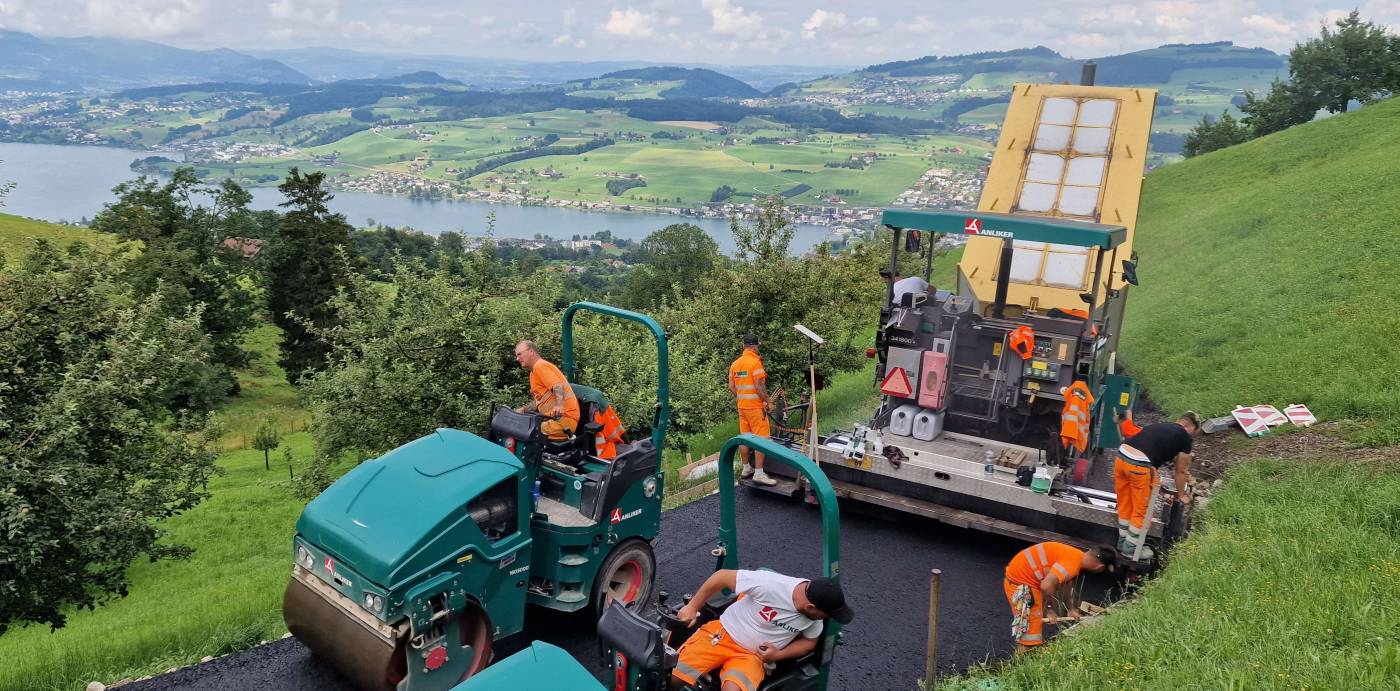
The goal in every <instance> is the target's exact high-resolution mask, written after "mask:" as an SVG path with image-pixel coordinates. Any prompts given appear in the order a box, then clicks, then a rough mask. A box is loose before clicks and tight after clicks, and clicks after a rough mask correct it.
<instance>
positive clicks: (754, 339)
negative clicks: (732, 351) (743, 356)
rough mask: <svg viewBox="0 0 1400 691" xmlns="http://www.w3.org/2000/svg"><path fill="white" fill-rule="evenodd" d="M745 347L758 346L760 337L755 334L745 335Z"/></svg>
mask: <svg viewBox="0 0 1400 691" xmlns="http://www.w3.org/2000/svg"><path fill="white" fill-rule="evenodd" d="M744 345H758V336H756V335H754V334H744Z"/></svg>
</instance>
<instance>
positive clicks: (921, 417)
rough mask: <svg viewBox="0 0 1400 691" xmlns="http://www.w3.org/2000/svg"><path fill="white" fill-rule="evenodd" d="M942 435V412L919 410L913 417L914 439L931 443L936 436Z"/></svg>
mask: <svg viewBox="0 0 1400 691" xmlns="http://www.w3.org/2000/svg"><path fill="white" fill-rule="evenodd" d="M942 433H943V411H941V410H928V409H927V408H925V409H921V410H919V412H918V414H916V415H915V416H914V438H915V439H919V440H922V441H933V440H934V439H937V438H938V435H940V434H942Z"/></svg>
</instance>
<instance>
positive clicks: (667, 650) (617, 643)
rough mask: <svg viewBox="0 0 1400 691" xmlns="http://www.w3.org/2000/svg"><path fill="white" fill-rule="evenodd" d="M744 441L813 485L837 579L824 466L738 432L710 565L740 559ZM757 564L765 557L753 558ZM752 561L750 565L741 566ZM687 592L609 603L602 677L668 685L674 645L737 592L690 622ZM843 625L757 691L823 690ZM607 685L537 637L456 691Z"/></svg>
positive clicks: (736, 563)
mask: <svg viewBox="0 0 1400 691" xmlns="http://www.w3.org/2000/svg"><path fill="white" fill-rule="evenodd" d="M740 447H747V448H750V449H753V450H755V451H758V452H759V453H763V454H767V457H768V458H770V459H777V460H781V461H782V462H783V464H784V467H785V468H789V469H791V471H792V472H793V473H795V474H796V475H795V476H796V477H798V478H801V480H802V482H803V484H804V486H806V487H809V488H811V491H812V497H813V501H814V502H815V503H816V504H817V505H818V507H819V509H820V511H821V517H822V534H821V540H822V565H823V575H824V576H826V577H827V578H830V579H832V580H835V581H839V580H840V577H841V573H840V571H841V569H840V566H841V555H840V549H841V515H840V511H839V509H838V507H837V505H836V501H837V500H836V493H835V491H834V490H833V489H832V485H831V483H830V482H829V481H828V479H827V477H826V475H825V474H824V473H823V472H822V470H821V468H819V467H818V466H817V464H816V463H813V462H812V461H811V460H809V459H807V458H805V457H803V456H802V455H801V454H799V453H797V452H796V451H795V450H794V449H792V448H791V447H790V446H787V445H784V444H782V443H780V442H778V441H775V440H773V439H768V438H762V437H757V436H754V435H752V434H741V435H739V436H736V437H733V438H731V439H730V440H729V441H727V442H725V445H724V447H723V449H722V450H721V451H720V454H719V493H720V525H719V536H718V539H717V540H716V541H715V546H714V549H713V550H712V551H711V553H712V554H714V556H715V570H717V571H718V570H720V569H738V568H741V564H744V563H746V562H741V560H740V559H739V534H738V530H739V524H738V521H737V519H736V515H735V498H734V492H735V484H734V454H735V452H736V451H737V450H738V449H739V448H740ZM752 562H757V565H756V566H757V567H758V568H762V566H763V564H762V559H761V558H759V559H750V560H748V562H747V563H752ZM743 568H752V567H747V566H745V567H743ZM690 597H691V596H690V595H685V596H683V597H681V598H680V599H679V600H677V601H671V600H670V598H669V597H667V596H666V593H660V594H659V597H658V601H657V603H656V606H655V608H654V609H653V611H652V613H651V616H648V615H646V614H645V613H643V612H642V611H639V610H638V609H637V608H629V607H626V606H625V605H624V603H622V602H613V603H610V604H609V605H608V606H607V607H606V608H605V609H604V610H603V613H602V616H601V617H600V618H599V621H598V638H599V647H600V651H601V654H602V660H601V663H602V665H601V666H603V667H605V668H607V669H608V673H607V675H606V676H607V678H608V679H609V680H610V682H611V689H612V690H613V691H665V690H666V689H668V688H670V681H671V672H672V670H674V669H675V667H676V661H677V656H678V653H677V650H678V649H679V648H680V645H681V643H683V642H685V640H686V639H687V638H689V637H690V635H691V634H692V633H694V632H695V631H696V630H697V629H699V627H701V626H703V625H705V624H706V623H707V622H709V621H712V620H714V619H717V618H718V617H719V616H720V615H721V614H722V613H723V612H724V610H725V608H727V607H729V606H730V605H732V604H734V602H736V601H737V599H738V597H737V595H735V594H734V593H722V594H719V595H716V596H715V597H714V598H712V599H711V601H710V602H708V603H706V604H705V606H704V607H702V608H701V612H700V616H699V618H698V619H697V620H696V621H695V622H694V624H693V625H692V624H687V623H685V622H683V621H681V620H680V619H679V618H678V616H677V614H678V609H679V605H683V604H684V603H685V602H687V601H689V600H690ZM841 637H842V632H841V624H840V623H838V622H836V621H833V620H827V621H826V622H825V623H824V625H823V628H822V634H821V637H820V639H818V643H817V647H816V648H815V649H814V650H812V652H810V653H808V654H806V655H804V656H802V657H800V658H797V659H794V660H784V661H782V662H780V663H777V664H776V665H775V666H774V667H773V668H772V669H770V670H768V671H767V673H766V674H765V676H764V678H763V681H762V682H761V683H760V684H759V685H758V687H757V688H756V689H754V691H826V689H827V687H828V683H829V680H830V677H831V665H832V661H833V660H834V658H835V655H836V648H837V646H838V645H840V643H841ZM604 688H607V687H604V686H603V685H602V684H599V683H598V681H597V680H596V679H595V678H594V677H593V675H591V674H590V673H589V672H588V670H587V669H586V668H584V666H583V665H581V664H579V662H578V661H576V660H574V659H573V658H571V657H569V654H568V653H566V652H564V651H563V650H560V649H559V648H557V647H555V646H552V645H549V644H548V643H543V642H540V641H535V642H533V643H531V644H530V646H529V647H527V648H525V649H524V650H521V651H520V652H518V653H516V654H515V655H512V656H510V657H508V658H506V659H505V660H502V661H501V662H500V663H499V664H497V665H496V666H494V667H492V668H491V669H489V670H487V671H486V672H485V673H483V674H481V675H480V676H477V677H475V678H472V679H470V680H468V681H466V682H465V683H463V684H462V685H461V686H459V687H457V688H455V689H453V691H516V690H517V689H550V690H551V691H603V689H604ZM695 688H697V689H699V691H719V688H720V685H719V683H718V680H717V679H716V678H715V675H713V674H707V675H703V676H701V678H700V680H699V681H698V682H697V684H696V686H695Z"/></svg>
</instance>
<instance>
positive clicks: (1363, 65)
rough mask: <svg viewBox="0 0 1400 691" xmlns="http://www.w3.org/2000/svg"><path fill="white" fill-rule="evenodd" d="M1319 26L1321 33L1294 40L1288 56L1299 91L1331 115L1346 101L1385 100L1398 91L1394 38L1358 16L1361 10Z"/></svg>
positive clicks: (1399, 71) (1399, 66) (1398, 57)
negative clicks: (1333, 23) (1305, 38)
mask: <svg viewBox="0 0 1400 691" xmlns="http://www.w3.org/2000/svg"><path fill="white" fill-rule="evenodd" d="M1335 25H1336V27H1337V28H1336V30H1332V29H1330V28H1328V27H1327V26H1325V25H1324V26H1323V27H1322V35H1321V36H1320V37H1318V38H1314V39H1312V40H1309V41H1307V42H1305V43H1301V44H1298V45H1297V46H1296V47H1294V48H1293V50H1292V52H1290V53H1289V54H1288V72H1289V75H1290V76H1291V77H1292V80H1293V83H1294V84H1295V85H1296V88H1297V89H1298V92H1299V93H1300V94H1304V95H1306V97H1307V98H1308V99H1309V101H1315V102H1317V103H1320V104H1321V105H1322V107H1323V108H1326V109H1327V110H1328V111H1329V112H1332V113H1344V112H1346V110H1347V107H1348V104H1349V103H1351V102H1352V101H1358V102H1360V103H1362V104H1367V103H1371V102H1373V101H1376V100H1378V99H1382V98H1386V97H1387V96H1390V95H1391V94H1393V93H1395V92H1396V91H1397V90H1400V83H1398V82H1400V51H1397V49H1396V43H1397V38H1396V37H1394V36H1389V35H1387V33H1386V31H1385V29H1384V28H1382V27H1380V26H1377V25H1375V24H1374V23H1372V22H1369V21H1362V20H1361V13H1360V12H1358V11H1357V10H1352V11H1351V13H1350V14H1348V15H1347V16H1346V17H1343V18H1342V19H1338V20H1337V21H1336V22H1335Z"/></svg>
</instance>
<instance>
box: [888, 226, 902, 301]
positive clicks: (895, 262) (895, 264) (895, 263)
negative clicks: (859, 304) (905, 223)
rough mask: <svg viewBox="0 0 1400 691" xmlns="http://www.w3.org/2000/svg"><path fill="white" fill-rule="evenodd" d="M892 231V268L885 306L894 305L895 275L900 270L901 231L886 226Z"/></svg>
mask: <svg viewBox="0 0 1400 691" xmlns="http://www.w3.org/2000/svg"><path fill="white" fill-rule="evenodd" d="M885 227H886V228H889V229H890V233H891V234H892V235H893V237H892V238H891V239H890V267H889V272H890V275H889V281H888V285H886V286H885V304H886V305H892V304H894V275H895V272H896V271H898V270H899V229H898V228H896V227H894V226H885Z"/></svg>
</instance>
